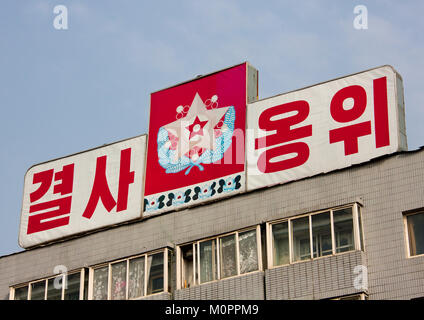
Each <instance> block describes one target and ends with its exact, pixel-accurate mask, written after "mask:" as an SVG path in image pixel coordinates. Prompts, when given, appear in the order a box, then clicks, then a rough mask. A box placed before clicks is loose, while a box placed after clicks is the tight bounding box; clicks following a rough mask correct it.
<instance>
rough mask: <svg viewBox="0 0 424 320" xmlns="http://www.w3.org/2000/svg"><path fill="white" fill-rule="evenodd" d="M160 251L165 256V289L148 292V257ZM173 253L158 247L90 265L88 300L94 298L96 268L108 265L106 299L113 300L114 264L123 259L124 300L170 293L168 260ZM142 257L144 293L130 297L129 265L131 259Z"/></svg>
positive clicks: (168, 249)
mask: <svg viewBox="0 0 424 320" xmlns="http://www.w3.org/2000/svg"><path fill="white" fill-rule="evenodd" d="M158 253H162V256H163V289H162V290H161V291H160V292H154V293H150V294H147V291H148V281H149V279H148V277H147V257H149V256H153V255H155V254H158ZM169 254H171V255H172V250H171V249H170V248H168V247H166V248H162V249H158V250H154V251H149V252H146V253H142V254H138V255H135V256H131V257H127V258H122V259H118V260H113V261H109V262H105V263H101V264H97V265H94V266H91V267H89V278H88V279H89V280H88V299H87V300H94V299H93V290H94V282H93V281H94V270H96V269H100V268H103V267H105V266H107V267H108V277H107V299H106V300H112V295H111V292H112V265H113V264H116V263H120V262H123V261H126V285H125V299H123V300H140V299H143V298H145V297H150V296H153V295H158V294H161V293H166V292H167V293H169V292H170V287H169V284H170V281H169V273H168V260H169V258H168V257H170V255H169ZM140 257H144V279H143V281H144V283H143V284H144V286H143V295H142V296H138V297H135V298H129V285H128V284H129V265H130V260H133V259H137V258H140Z"/></svg>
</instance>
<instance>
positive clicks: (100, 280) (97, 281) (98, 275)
mask: <svg viewBox="0 0 424 320" xmlns="http://www.w3.org/2000/svg"><path fill="white" fill-rule="evenodd" d="M108 270H109V268H108V266H106V267H103V268H98V269H95V270H94V279H93V300H107V281H108Z"/></svg>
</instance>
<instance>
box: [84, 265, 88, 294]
mask: <svg viewBox="0 0 424 320" xmlns="http://www.w3.org/2000/svg"><path fill="white" fill-rule="evenodd" d="M84 300H88V269H84Z"/></svg>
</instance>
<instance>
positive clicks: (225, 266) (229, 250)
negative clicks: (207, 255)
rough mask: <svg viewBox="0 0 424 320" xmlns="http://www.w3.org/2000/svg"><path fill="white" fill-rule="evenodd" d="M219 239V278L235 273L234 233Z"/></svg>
mask: <svg viewBox="0 0 424 320" xmlns="http://www.w3.org/2000/svg"><path fill="white" fill-rule="evenodd" d="M219 241H220V249H221V250H220V251H221V260H220V262H221V263H220V265H221V278H227V277H231V276H235V275H237V263H236V236H235V234H233V235H229V236H226V237H222V238H220V239H219Z"/></svg>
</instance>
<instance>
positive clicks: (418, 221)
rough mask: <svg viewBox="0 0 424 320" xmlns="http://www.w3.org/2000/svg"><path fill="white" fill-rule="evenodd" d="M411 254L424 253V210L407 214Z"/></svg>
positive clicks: (406, 220)
mask: <svg viewBox="0 0 424 320" xmlns="http://www.w3.org/2000/svg"><path fill="white" fill-rule="evenodd" d="M405 222H406V228H407V233H406V234H407V236H408V241H407V243H408V247H409V248H408V249H409V250H408V251H409V256H410V257H412V256H418V255H422V254H424V210H423V211H418V212H414V213H411V214H407V215H405Z"/></svg>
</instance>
